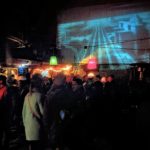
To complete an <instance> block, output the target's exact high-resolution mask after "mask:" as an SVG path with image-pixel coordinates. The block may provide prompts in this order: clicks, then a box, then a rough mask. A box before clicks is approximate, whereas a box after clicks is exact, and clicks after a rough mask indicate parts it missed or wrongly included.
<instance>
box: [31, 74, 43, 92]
mask: <svg viewBox="0 0 150 150" xmlns="http://www.w3.org/2000/svg"><path fill="white" fill-rule="evenodd" d="M42 84H43V80H42V77H41V76H40V75H39V74H35V75H33V76H32V79H31V82H30V91H31V92H32V89H33V88H35V89H37V90H38V91H41V89H42Z"/></svg>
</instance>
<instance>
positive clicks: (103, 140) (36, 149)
mask: <svg viewBox="0 0 150 150" xmlns="http://www.w3.org/2000/svg"><path fill="white" fill-rule="evenodd" d="M149 87H150V83H149V82H147V81H134V80H133V81H130V82H129V81H128V79H125V80H124V79H120V80H117V79H115V77H114V75H110V76H108V77H100V76H99V75H96V76H94V77H90V78H88V77H87V76H86V77H84V78H81V77H79V76H72V77H71V78H70V79H69V80H68V79H67V77H66V76H65V75H64V74H63V73H59V74H58V75H57V76H55V77H54V79H49V78H46V77H42V76H41V75H39V74H35V75H33V76H32V78H31V79H29V78H28V79H25V80H20V81H16V80H15V79H14V78H13V76H11V77H8V78H6V77H5V76H3V75H0V120H1V121H0V122H1V123H0V149H4V150H5V149H6V150H7V149H10V147H9V145H10V144H9V143H10V138H11V133H10V129H11V127H12V126H15V127H16V130H17V132H16V133H17V136H20V135H21V134H22V133H23V134H24V140H26V143H27V145H28V148H29V150H44V149H46V148H47V147H49V148H51V149H52V150H53V149H57V150H64V149H67V148H68V149H69V150H77V149H86V150H87V149H89V150H91V149H92V150H100V149H101V150H103V149H107V150H111V149H112V147H113V146H114V145H115V144H116V145H118V143H122V141H124V140H125V138H124V137H123V136H124V135H127V133H129V132H130V131H132V132H133V135H134V134H135V133H137V132H136V131H135V132H134V131H133V129H135V128H136V127H135V126H136V125H137V128H138V129H137V130H138V133H139V135H142V134H143V133H144V131H145V130H144V131H143V130H142V129H147V128H145V125H146V126H147V124H148V123H149V119H147V118H149V117H148V116H147V118H146V119H147V120H146V121H147V122H146V123H145V122H144V121H143V117H142V115H144V116H145V114H148V113H145V114H144V112H145V110H146V109H145V108H144V109H143V107H146V108H147V111H149V109H148V108H149V107H148V106H149V105H148V104H149V103H148V99H144V96H145V97H146V96H148V95H149ZM139 109H140V111H139ZM137 114H138V115H137ZM143 122H144V123H143ZM142 123H143V124H142ZM124 127H125V128H124ZM126 131H127V132H126ZM148 131H149V130H146V133H149V132H148ZM117 132H118V133H117ZM122 135H123V136H122ZM144 135H145V137H146V139H149V138H147V137H148V136H147V134H144ZM131 137H132V136H131ZM131 137H130V138H131ZM20 138H23V137H20ZM116 141H117V142H116ZM17 148H18V149H19V147H15V149H17Z"/></svg>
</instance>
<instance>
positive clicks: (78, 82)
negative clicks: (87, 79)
mask: <svg viewBox="0 0 150 150" xmlns="http://www.w3.org/2000/svg"><path fill="white" fill-rule="evenodd" d="M73 81H75V82H76V83H77V84H78V85H82V84H83V81H82V80H81V79H79V78H73Z"/></svg>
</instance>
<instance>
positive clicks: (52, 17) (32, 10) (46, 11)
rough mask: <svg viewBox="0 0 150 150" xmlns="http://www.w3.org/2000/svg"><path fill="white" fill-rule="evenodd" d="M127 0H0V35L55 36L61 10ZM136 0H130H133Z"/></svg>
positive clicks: (51, 37) (53, 38)
mask: <svg viewBox="0 0 150 150" xmlns="http://www.w3.org/2000/svg"><path fill="white" fill-rule="evenodd" d="M124 1H127V0H54V1H53V2H52V0H49V1H45V0H20V1H16V0H3V1H0V18H1V21H0V24H1V27H0V33H1V34H0V37H1V38H3V37H5V36H7V35H14V36H20V35H22V34H23V36H24V37H26V38H27V39H28V40H30V38H31V37H32V38H39V39H41V40H45V38H43V36H44V37H45V36H46V37H47V39H48V40H49V39H51V40H52V42H53V41H55V38H56V25H57V24H56V16H57V14H58V13H59V12H60V11H61V10H65V9H66V8H70V7H76V6H86V5H94V4H103V3H112V2H113V3H114V2H124ZM135 1H137V0H130V2H135Z"/></svg>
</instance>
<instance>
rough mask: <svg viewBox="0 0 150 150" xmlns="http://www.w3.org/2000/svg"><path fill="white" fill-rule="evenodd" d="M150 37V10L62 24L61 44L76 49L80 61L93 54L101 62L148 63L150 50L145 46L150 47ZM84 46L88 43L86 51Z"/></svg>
mask: <svg viewBox="0 0 150 150" xmlns="http://www.w3.org/2000/svg"><path fill="white" fill-rule="evenodd" d="M149 36H150V12H138V13H133V14H128V15H122V16H112V17H107V18H96V19H93V20H85V21H77V22H70V23H62V24H59V25H58V42H59V46H60V48H61V49H65V50H68V51H72V53H73V54H74V57H75V58H76V59H75V61H76V63H79V62H80V61H82V60H83V59H84V58H86V57H88V56H89V55H91V54H92V55H94V56H96V57H97V58H98V63H99V64H114V63H115V64H116V63H117V64H130V63H136V62H148V59H147V57H146V56H147V55H148V53H149V51H146V50H145V49H148V48H149V47H150V41H149V40H148V38H149ZM136 39H137V40H136ZM138 39H147V40H143V41H141V40H138ZM141 42H145V43H144V44H143V43H141ZM84 46H88V49H87V50H86V51H84V50H83V49H84Z"/></svg>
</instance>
